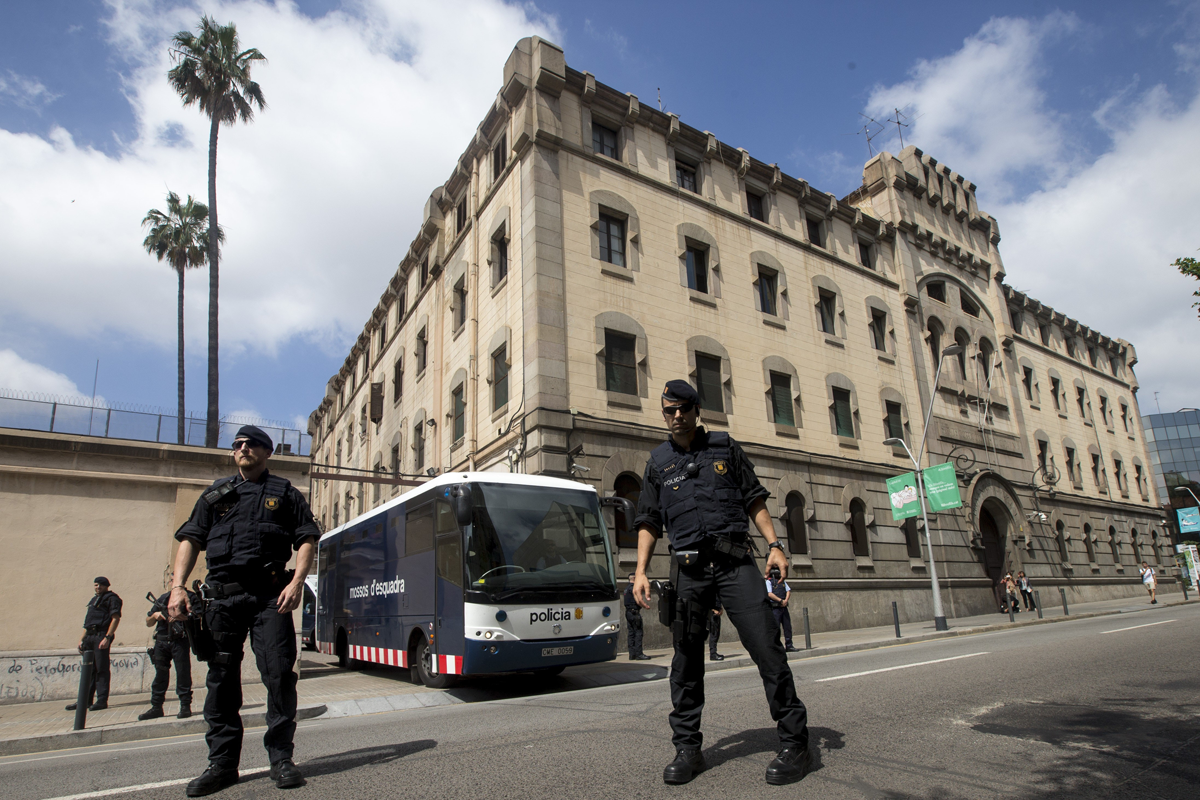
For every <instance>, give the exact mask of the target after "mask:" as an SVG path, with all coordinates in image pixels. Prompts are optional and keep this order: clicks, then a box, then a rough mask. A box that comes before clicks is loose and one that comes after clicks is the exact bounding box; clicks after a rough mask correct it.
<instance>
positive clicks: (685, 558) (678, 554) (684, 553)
mask: <svg viewBox="0 0 1200 800" xmlns="http://www.w3.org/2000/svg"><path fill="white" fill-rule="evenodd" d="M675 563H677V564H679V566H681V567H690V566H692V565H693V564H698V563H700V551H699V550H676V551H675Z"/></svg>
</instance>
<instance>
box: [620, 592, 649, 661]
mask: <svg viewBox="0 0 1200 800" xmlns="http://www.w3.org/2000/svg"><path fill="white" fill-rule="evenodd" d="M624 602H625V636H626V639H627V641H628V642H629V660H630V661H649V660H650V656H648V655H646V654H645V653H644V652H642V607H641V606H639V605H638V603H637V600H635V599H634V597H633V575H632V574H630V576H629V585H628V586H626V587H625V597H624Z"/></svg>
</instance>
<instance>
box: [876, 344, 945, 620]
mask: <svg viewBox="0 0 1200 800" xmlns="http://www.w3.org/2000/svg"><path fill="white" fill-rule="evenodd" d="M961 352H962V345H959V344H952V345H950V346H949V347H947V348H946V349H945V350H943V351H942V353H941V356H940V357H939V358H938V365H937V372H935V373H934V376H933V391H932V392H930V394H929V408H928V409H927V410H926V412H925V427H924V429H923V430H922V431H921V447H920V449H918V450H917V455H916V456H915V457H914V456H913V454H912V451H911V450H909V449H908V444H907V443H906V442H905V441H904V440H903V439H899V438H891V439H884V440H883V443H884V444H886V445H891V446H892V447H896V446H900V447H903V448H904V452H905V454H906V455H907V456H908V460H909V461H911V462H912V463H913V467H914V471H915V472H916V473H917V496H918V497H919V498H920V500H921V521H922V522H923V523H924V524H925V549H926V550H927V551H928V553H929V583H930V587H931V588H932V590H933V627H934V629H935V630H939V631H946V630H949V629H950V626H949V625H947V624H946V612H945V611H944V610H943V609H942V590H941V587H940V586H939V585H938V576H937V562H935V561H934V559H933V539H931V538H930V537H929V512H928V511H926V510H925V479H924V476H923V475H922V474H921V459H922V458H923V457H924V456H925V443H926V442H927V441H928V440H929V421H930V420H931V419H932V418H933V403H934V400H935V399H936V398H937V388H938V382H939V381H940V380H941V378H942V362H943V361H945V360H946V356H956V355H958V354H959V353H961Z"/></svg>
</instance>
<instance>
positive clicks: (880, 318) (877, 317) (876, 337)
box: [871, 309, 887, 353]
mask: <svg viewBox="0 0 1200 800" xmlns="http://www.w3.org/2000/svg"><path fill="white" fill-rule="evenodd" d="M871 344H872V345H874V347H875V349H876V350H879V351H880V352H883V353H886V352H887V314H885V313H884V312H882V311H877V310H876V309H871Z"/></svg>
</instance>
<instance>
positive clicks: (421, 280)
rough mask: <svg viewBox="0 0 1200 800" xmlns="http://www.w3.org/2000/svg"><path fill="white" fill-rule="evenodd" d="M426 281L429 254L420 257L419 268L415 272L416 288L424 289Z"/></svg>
mask: <svg viewBox="0 0 1200 800" xmlns="http://www.w3.org/2000/svg"><path fill="white" fill-rule="evenodd" d="M427 283H429V256H425V258H423V259H421V269H420V271H419V272H418V273H417V289H418V290H420V289H424V288H425V284H427Z"/></svg>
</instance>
